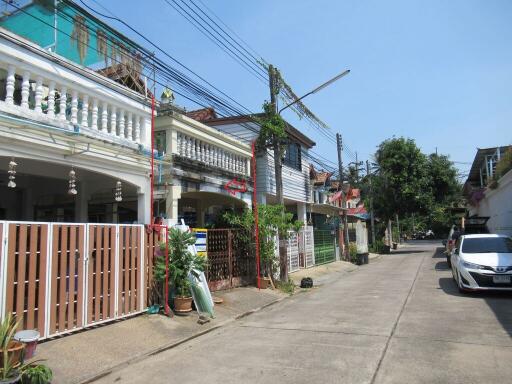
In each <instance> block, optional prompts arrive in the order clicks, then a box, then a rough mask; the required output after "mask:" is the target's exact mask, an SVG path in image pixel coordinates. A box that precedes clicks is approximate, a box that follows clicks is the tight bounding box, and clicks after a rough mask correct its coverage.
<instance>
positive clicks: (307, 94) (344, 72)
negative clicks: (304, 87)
mask: <svg viewBox="0 0 512 384" xmlns="http://www.w3.org/2000/svg"><path fill="white" fill-rule="evenodd" d="M349 73H350V69H347V70H345V71H343V72H341V73H340V74H339V75H336V76H334V77H333V78H332V79H330V80H328V81H326V82H325V83H323V84H322V85H319V86H318V87H316V88H315V89H313V90H312V91H310V92H308V93H306V94H305V95H304V96H301V97H299V98H298V99H296V100H294V101H292V102H291V103H290V104H288V105H286V106H284V107H283V108H281V109H280V110H279V112H278V114H281V112H283V111H284V110H285V109H286V108H288V107H290V106H292V105H293V104H295V103H297V102H299V101H301V100H302V99H304V98H305V97H307V96H309V95H312V94H313V93H317V92H318V91H321V90H322V89H324V88H325V87H327V86H328V85H331V84H332V83H334V82H335V81H337V80H339V79H341V78H342V77H343V76H346V75H348V74H349Z"/></svg>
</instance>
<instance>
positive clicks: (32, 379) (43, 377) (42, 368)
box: [21, 363, 53, 384]
mask: <svg viewBox="0 0 512 384" xmlns="http://www.w3.org/2000/svg"><path fill="white" fill-rule="evenodd" d="M52 379H53V372H52V370H51V369H50V368H49V367H47V366H46V365H44V364H35V363H31V364H28V365H26V366H25V367H23V368H21V383H22V384H48V383H51V382H52Z"/></svg>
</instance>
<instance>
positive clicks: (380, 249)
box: [369, 240, 384, 253]
mask: <svg viewBox="0 0 512 384" xmlns="http://www.w3.org/2000/svg"><path fill="white" fill-rule="evenodd" d="M369 249H370V252H372V253H384V242H383V241H382V240H375V243H374V244H372V245H370V247H369Z"/></svg>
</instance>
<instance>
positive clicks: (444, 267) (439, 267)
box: [434, 260, 451, 271]
mask: <svg viewBox="0 0 512 384" xmlns="http://www.w3.org/2000/svg"><path fill="white" fill-rule="evenodd" d="M434 268H435V270H436V271H449V270H450V269H451V268H450V266H449V265H448V263H447V262H446V260H445V261H438V262H437V263H436V265H435V267H434Z"/></svg>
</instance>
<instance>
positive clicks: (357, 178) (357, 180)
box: [356, 152, 359, 183]
mask: <svg viewBox="0 0 512 384" xmlns="http://www.w3.org/2000/svg"><path fill="white" fill-rule="evenodd" d="M356 182H357V183H359V161H357V152H356Z"/></svg>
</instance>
